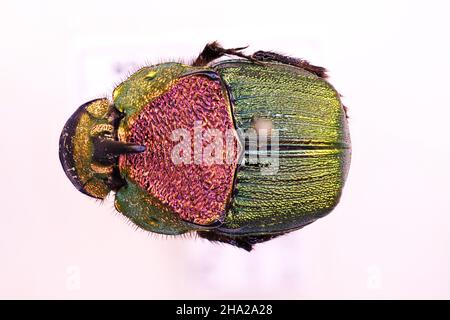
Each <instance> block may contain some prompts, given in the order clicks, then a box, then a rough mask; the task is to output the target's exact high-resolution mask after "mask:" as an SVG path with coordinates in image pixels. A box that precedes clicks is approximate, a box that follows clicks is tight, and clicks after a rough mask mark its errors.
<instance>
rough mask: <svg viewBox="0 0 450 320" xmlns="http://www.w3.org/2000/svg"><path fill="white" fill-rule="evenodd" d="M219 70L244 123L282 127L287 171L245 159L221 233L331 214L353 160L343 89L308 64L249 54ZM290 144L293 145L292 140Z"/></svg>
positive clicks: (279, 227) (269, 230) (264, 230)
mask: <svg viewBox="0 0 450 320" xmlns="http://www.w3.org/2000/svg"><path fill="white" fill-rule="evenodd" d="M214 69H215V70H216V71H217V72H218V73H219V74H220V75H221V77H222V79H223V81H224V83H225V84H226V85H227V87H228V89H229V91H230V97H231V101H232V104H233V114H234V116H235V121H236V126H237V127H238V128H240V129H248V128H249V127H250V126H251V121H252V119H253V118H254V117H261V118H265V119H270V120H272V122H273V127H274V128H275V129H279V130H280V131H279V141H280V150H279V171H278V172H277V174H275V175H262V174H261V168H258V167H254V166H242V167H241V168H240V169H239V170H238V172H237V180H236V191H237V192H236V195H235V197H234V199H233V200H232V203H231V206H230V211H229V213H228V215H227V217H226V219H225V221H224V224H223V225H222V226H221V227H220V228H219V229H216V230H215V232H216V233H221V234H225V235H230V236H243V235H265V234H277V233H284V232H286V231H290V230H295V229H298V228H301V227H302V226H304V225H306V224H309V223H311V222H313V221H315V220H316V219H318V218H320V217H323V216H324V215H326V214H327V213H329V212H330V211H331V210H332V209H333V208H334V207H335V206H336V204H337V203H338V201H339V198H340V196H341V192H342V188H343V186H344V182H345V179H346V176H347V172H348V168H349V164H350V155H351V149H350V138H349V133H348V128H347V120H346V114H345V110H344V107H343V105H342V103H341V101H340V97H339V94H338V93H337V92H336V90H335V89H334V88H333V87H332V86H331V85H330V84H329V83H328V82H327V81H325V80H324V79H322V78H320V77H318V76H316V75H313V74H311V73H310V72H308V71H305V70H303V69H300V68H297V67H293V66H289V65H285V64H279V63H271V64H265V65H259V64H254V63H251V62H248V61H245V60H236V61H230V60H227V61H225V62H220V63H218V64H216V65H215V66H214ZM287 146H289V150H286V147H287Z"/></svg>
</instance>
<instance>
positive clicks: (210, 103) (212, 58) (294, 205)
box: [59, 42, 351, 251]
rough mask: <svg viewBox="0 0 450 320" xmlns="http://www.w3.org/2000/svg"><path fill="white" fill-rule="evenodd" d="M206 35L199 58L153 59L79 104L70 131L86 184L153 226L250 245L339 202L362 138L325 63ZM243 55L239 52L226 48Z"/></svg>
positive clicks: (65, 148)
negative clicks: (353, 135)
mask: <svg viewBox="0 0 450 320" xmlns="http://www.w3.org/2000/svg"><path fill="white" fill-rule="evenodd" d="M245 48H246V47H241V48H233V49H225V48H223V47H222V46H221V45H220V44H219V43H218V42H212V43H209V44H207V45H206V46H205V48H204V49H203V51H202V52H201V53H200V55H199V56H198V57H197V58H196V59H195V60H194V61H192V62H191V63H189V64H188V63H177V62H168V63H161V64H157V65H152V66H146V67H143V68H141V69H139V70H138V71H137V72H135V73H134V74H132V75H131V76H130V77H129V78H128V79H127V80H125V81H124V82H122V83H121V84H119V85H118V86H117V87H116V88H115V89H114V91H113V94H112V101H110V100H109V99H107V98H101V99H96V100H93V101H89V102H87V103H85V104H83V105H82V106H80V107H79V108H78V109H77V110H76V111H75V113H74V114H73V115H72V116H71V117H70V118H69V120H68V121H67V123H66V124H65V126H64V128H63V130H62V133H61V137H60V142H59V157H60V160H61V164H62V167H63V169H64V171H65V173H66V175H67V177H68V178H69V180H70V181H71V182H72V184H73V185H74V186H75V187H76V188H77V189H78V190H79V191H81V192H82V193H84V194H86V195H88V196H90V197H93V198H98V199H104V198H105V197H106V196H107V195H108V194H109V193H110V192H111V191H113V192H115V200H114V204H115V208H116V209H117V211H119V212H121V213H122V214H123V215H125V216H126V217H127V218H129V219H130V220H131V221H132V222H133V223H134V224H136V225H137V226H139V227H140V228H142V229H145V230H148V231H151V232H155V233H160V234H166V235H179V234H184V233H189V232H196V233H197V234H198V235H199V236H200V237H202V238H206V239H208V240H211V241H219V242H224V243H228V244H231V245H234V246H237V247H239V248H243V249H245V250H248V251H250V250H251V249H252V247H253V245H255V244H257V243H260V242H264V241H268V240H270V239H273V238H275V237H278V236H280V235H282V234H286V233H288V232H291V231H294V230H297V229H300V228H302V227H303V226H305V225H307V224H309V223H312V222H314V221H315V220H317V219H318V218H321V217H323V216H325V215H326V214H328V213H329V212H330V211H331V210H332V209H333V208H334V207H335V206H336V205H337V203H338V202H339V199H340V196H341V193H342V189H343V186H344V183H345V180H346V177H347V173H348V169H349V165H350V157H351V146H350V137H349V131H348V125H347V114H346V108H345V107H344V106H343V104H342V103H341V99H340V95H339V93H338V92H337V91H336V90H335V89H334V88H333V87H332V86H331V85H330V84H329V83H328V82H327V80H326V70H325V69H324V68H322V67H318V66H314V65H312V64H310V63H309V62H307V61H306V60H303V59H299V58H293V57H289V56H285V55H282V54H279V53H275V52H272V51H257V52H255V53H253V54H251V55H246V54H244V53H243V49H245ZM226 56H233V58H225V57H226Z"/></svg>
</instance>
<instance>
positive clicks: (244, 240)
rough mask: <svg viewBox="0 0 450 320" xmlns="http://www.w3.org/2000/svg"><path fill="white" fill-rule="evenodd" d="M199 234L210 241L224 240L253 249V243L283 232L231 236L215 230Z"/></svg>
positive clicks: (198, 232) (245, 248) (249, 249)
mask: <svg viewBox="0 0 450 320" xmlns="http://www.w3.org/2000/svg"><path fill="white" fill-rule="evenodd" d="M197 234H198V235H199V236H200V237H201V238H204V239H208V240H209V241H217V242H223V243H227V244H231V245H232V246H235V247H238V248H241V249H244V250H246V251H251V250H252V249H253V245H255V244H257V243H261V242H265V241H269V240H271V239H273V238H276V237H278V236H281V235H282V234H283V233H279V234H273V235H258V236H239V237H231V236H227V235H224V234H220V233H216V232H214V231H197Z"/></svg>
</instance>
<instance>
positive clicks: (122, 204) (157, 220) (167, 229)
mask: <svg viewBox="0 0 450 320" xmlns="http://www.w3.org/2000/svg"><path fill="white" fill-rule="evenodd" d="M114 205H115V207H116V209H117V211H119V212H121V213H122V214H123V215H124V216H126V217H127V218H129V219H130V220H131V221H132V222H134V223H135V224H136V225H138V226H139V227H141V228H142V229H144V230H148V231H151V232H155V233H161V234H167V235H179V234H183V233H186V232H188V231H190V230H192V226H190V224H189V223H187V222H185V221H183V220H181V219H180V218H179V217H178V216H177V215H175V214H173V212H171V211H170V210H169V209H168V208H167V207H165V206H164V205H163V204H162V203H161V202H160V201H159V200H158V199H156V198H154V197H152V196H151V195H150V194H149V193H148V192H146V191H145V190H143V189H142V188H140V187H139V186H138V185H136V184H135V183H134V182H133V181H131V180H128V179H127V185H126V186H124V187H122V188H120V190H119V191H117V193H116V197H115V202H114Z"/></svg>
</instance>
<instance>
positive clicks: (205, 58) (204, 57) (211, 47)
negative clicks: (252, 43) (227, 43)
mask: <svg viewBox="0 0 450 320" xmlns="http://www.w3.org/2000/svg"><path fill="white" fill-rule="evenodd" d="M246 48H247V46H245V47H239V48H231V49H225V48H223V47H222V46H221V45H220V44H219V42H217V41H214V42H210V43H208V44H207V45H206V46H205V48H204V49H203V51H202V52H201V53H200V54H199V56H198V57H197V58H196V59H195V60H194V62H192V66H194V67H202V66H206V65H207V64H208V63H210V62H212V61H214V60H216V59H218V58H220V57H223V56H224V55H232V56H237V57H241V58H245V59H248V60H251V61H253V62H258V60H257V59H256V58H254V57H253V56H251V55H246V54H244V53H242V52H241V51H242V50H244V49H246Z"/></svg>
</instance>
